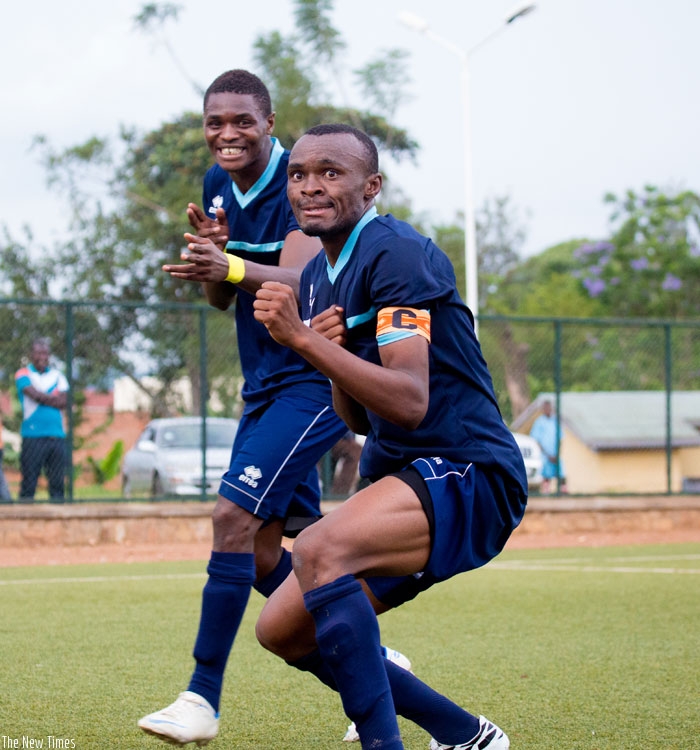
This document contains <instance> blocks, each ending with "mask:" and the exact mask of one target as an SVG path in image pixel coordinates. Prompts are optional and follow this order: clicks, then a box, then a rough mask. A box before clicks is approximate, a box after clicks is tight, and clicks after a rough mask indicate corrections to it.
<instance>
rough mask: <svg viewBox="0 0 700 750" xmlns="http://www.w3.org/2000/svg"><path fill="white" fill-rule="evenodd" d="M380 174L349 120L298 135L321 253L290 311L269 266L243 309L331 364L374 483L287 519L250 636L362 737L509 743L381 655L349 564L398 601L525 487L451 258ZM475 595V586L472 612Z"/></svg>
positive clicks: (299, 198) (461, 556)
mask: <svg viewBox="0 0 700 750" xmlns="http://www.w3.org/2000/svg"><path fill="white" fill-rule="evenodd" d="M381 185H382V177H381V174H380V173H379V171H378V157H377V150H376V147H375V145H374V142H373V141H372V139H371V138H369V137H368V136H367V135H366V134H365V133H363V132H362V131H359V130H356V129H355V128H352V127H350V126H347V125H339V124H330V125H320V126H317V127H315V128H312V129H311V130H309V131H307V132H306V134H305V135H304V136H302V138H301V139H300V140H299V141H297V143H296V144H295V145H294V147H293V149H292V153H291V155H290V159H289V166H288V195H289V199H290V203H291V205H292V208H293V209H294V213H295V215H296V217H297V220H298V221H299V225H300V227H301V228H302V229H303V231H304V232H306V233H307V234H310V235H314V236H317V237H319V238H320V239H321V241H322V243H323V248H324V253H323V254H321V255H318V256H316V257H315V258H314V259H313V260H312V261H311V262H310V263H309V264H308V265H307V266H306V268H305V269H304V272H303V274H302V278H301V284H300V292H299V294H300V299H301V304H302V314H301V318H300V317H299V314H298V309H297V302H296V297H295V294H294V291H293V290H292V289H291V288H289V287H287V286H285V285H284V284H281V283H278V282H268V283H265V284H263V285H262V287H261V289H260V290H259V291H258V293H257V295H256V302H255V316H256V319H257V320H259V321H260V322H261V323H263V324H264V325H265V326H266V328H267V329H268V331H269V332H270V334H271V335H272V336H273V338H275V340H276V341H278V342H279V343H280V344H284V345H286V346H288V347H290V348H291V349H292V350H293V351H295V352H296V353H298V354H300V355H301V356H303V357H304V358H305V359H306V360H307V361H308V362H310V363H311V364H312V365H313V366H314V367H316V368H317V369H318V370H319V371H320V372H322V373H323V374H324V375H326V376H327V377H329V378H330V379H331V381H332V383H333V402H334V405H335V409H336V411H337V412H338V414H340V415H341V416H342V417H343V419H344V420H345V422H346V424H347V425H348V427H349V429H351V430H353V431H354V432H356V433H361V434H365V435H367V438H366V441H365V444H364V448H363V452H362V456H361V460H360V473H361V475H362V476H363V477H367V478H368V479H369V480H371V484H370V485H369V486H368V487H366V488H364V489H362V490H360V491H358V492H357V493H356V494H354V495H353V496H352V497H350V499H349V500H347V501H346V502H345V503H343V505H342V506H341V507H340V508H338V509H337V510H335V511H333V513H330V514H328V515H326V516H325V517H324V518H323V519H321V520H320V521H318V523H316V524H314V525H312V526H310V527H308V528H307V529H305V530H304V531H303V532H302V533H301V534H300V535H299V537H298V538H297V539H296V541H295V544H294V549H293V566H294V573H295V577H294V578H292V577H290V578H288V579H287V580H286V581H285V582H284V583H283V584H282V585H281V586H280V587H279V588H278V589H277V591H276V592H275V593H274V594H273V595H272V596H271V597H270V599H268V601H267V603H266V605H265V607H264V609H263V611H262V613H261V615H260V618H259V620H258V623H257V635H258V639H259V640H260V642H261V643H262V645H264V646H265V647H266V648H268V649H269V650H271V651H272V652H274V653H276V654H277V655H279V656H281V657H282V658H284V659H285V660H286V661H287V662H289V663H291V664H293V665H294V666H296V667H298V668H300V669H304V670H308V671H311V672H312V673H314V674H315V675H316V676H317V677H319V679H321V680H323V681H324V682H325V683H326V684H328V685H330V686H332V687H334V688H336V689H337V690H338V691H339V693H340V697H341V699H342V702H343V707H344V709H345V711H346V713H347V715H348V716H349V717H350V718H351V719H352V720H353V721H354V722H355V723H356V726H357V731H358V733H359V736H360V741H361V743H362V747H363V748H373V749H374V750H379V749H381V750H397V749H398V748H402V747H403V743H402V740H401V737H400V733H399V728H398V723H397V718H396V714H399V715H402V716H404V717H406V718H409V719H411V720H412V721H415V722H416V723H417V724H418V725H420V726H421V727H423V728H424V729H426V731H428V732H429V733H430V734H431V735H432V740H431V745H430V747H431V748H434V749H435V750H447V749H448V748H455V749H457V748H458V749H459V750H468V749H470V750H471V749H472V748H474V749H475V748H479V750H486V749H488V750H505V749H506V748H508V747H509V741H508V738H507V736H506V734H505V733H504V732H503V731H502V730H500V729H499V728H498V727H497V726H496V725H495V724H493V723H492V722H490V721H489V720H488V719H486V718H484V717H483V716H482V717H477V716H475V715H472V714H470V713H468V712H467V711H465V710H463V709H462V708H460V707H459V706H457V705H456V704H454V703H453V702H452V701H450V700H449V699H448V698H446V697H444V696H442V695H440V694H439V693H437V692H436V691H434V690H432V689H431V688H430V687H429V686H428V685H426V684H425V683H423V682H421V681H420V680H419V679H418V678H417V677H415V676H414V675H413V674H411V673H410V672H406V671H405V670H398V669H394V665H392V664H391V663H388V662H387V661H386V660H385V659H382V658H381V651H380V646H379V644H380V635H379V626H378V621H377V616H376V614H375V612H376V609H377V608H376V607H375V608H373V607H372V606H370V604H369V601H368V599H367V597H366V596H365V595H364V593H363V587H362V584H361V581H360V580H358V579H360V578H364V579H366V583H367V584H368V585H369V586H370V588H371V589H372V592H373V593H374V594H375V595H376V596H377V598H378V599H379V600H380V601H381V602H382V603H383V604H384V605H386V606H388V607H392V606H398V605H400V604H402V603H403V602H405V601H407V600H409V599H411V598H413V597H415V596H416V595H417V594H419V593H420V592H421V591H424V590H425V589H427V588H429V587H430V586H432V585H434V584H436V583H438V582H440V581H443V580H446V579H448V578H450V577H452V576H454V575H457V574H458V573H460V572H463V571H468V570H473V569H475V568H478V567H480V566H482V565H485V564H486V563H488V562H489V560H491V559H492V558H493V557H495V556H496V555H497V554H498V553H499V552H500V551H501V550H502V549H503V546H504V545H505V543H506V541H507V540H508V538H509V536H510V534H511V533H512V531H513V529H514V528H515V527H516V526H517V525H518V524H519V523H520V521H521V519H522V517H523V514H524V511H525V506H526V502H527V478H526V474H525V467H524V465H523V460H522V456H521V453H520V451H519V449H518V446H517V444H516V442H515V440H514V438H513V436H512V435H511V433H510V431H509V430H508V428H507V427H506V425H505V424H504V422H503V419H502V416H501V413H500V411H499V407H498V404H497V402H496V397H495V395H494V390H493V386H492V382H491V377H490V374H489V371H488V368H487V366H486V363H485V361H484V358H483V356H482V354H481V349H480V346H479V344H478V341H477V339H476V336H475V333H474V325H473V322H474V321H473V317H472V315H471V312H470V311H469V310H468V308H467V307H466V306H465V305H464V303H463V302H462V300H461V299H460V297H459V294H458V292H457V288H456V281H455V276H454V271H453V268H452V264H451V263H450V261H449V259H448V258H447V256H446V255H445V254H444V253H443V252H442V251H441V250H440V249H439V248H438V247H437V246H436V245H435V244H434V243H433V242H432V241H431V240H430V239H429V238H427V237H424V236H422V235H421V234H419V233H418V232H417V231H416V230H414V229H413V228H412V227H411V226H410V225H408V224H406V223H405V222H402V221H398V220H397V219H395V218H393V217H392V216H390V215H389V216H380V215H378V213H377V211H376V208H375V206H374V203H375V199H376V197H377V195H378V194H379V192H380V190H381ZM329 550H331V551H332V553H331V554H329V552H328V551H329ZM386 577H389V580H390V581H393V582H394V583H392V588H391V590H390V591H389V592H386V593H385V592H382V588H381V581H382V580H386ZM397 578H400V579H402V580H403V581H404V583H403V585H399V586H397V585H396V584H395V581H396V579H397ZM483 606H484V603H483V602H474V603H473V607H471V609H470V611H471V613H472V616H474V617H478V612H479V610H480V609H481V607H483ZM468 609H469V608H468ZM436 618H437V619H438V620H439V613H436Z"/></svg>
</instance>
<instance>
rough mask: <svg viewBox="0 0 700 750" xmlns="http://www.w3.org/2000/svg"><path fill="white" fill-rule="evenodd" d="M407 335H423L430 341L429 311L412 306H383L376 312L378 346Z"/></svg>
mask: <svg viewBox="0 0 700 750" xmlns="http://www.w3.org/2000/svg"><path fill="white" fill-rule="evenodd" d="M407 336H423V338H425V339H427V340H428V341H430V311H429V310H416V309H414V308H413V307H385V308H384V309H382V310H380V311H379V313H378V314H377V343H378V344H379V346H382V345H383V344H390V343H392V342H393V341H398V340H399V339H403V338H406V337H407Z"/></svg>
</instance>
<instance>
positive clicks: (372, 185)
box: [365, 172, 382, 198]
mask: <svg viewBox="0 0 700 750" xmlns="http://www.w3.org/2000/svg"><path fill="white" fill-rule="evenodd" d="M381 190H382V175H381V174H380V173H379V172H376V173H375V174H372V175H370V176H369V177H368V178H367V182H366V183H365V196H366V197H367V198H376V197H377V196H378V195H379V193H380V192H381Z"/></svg>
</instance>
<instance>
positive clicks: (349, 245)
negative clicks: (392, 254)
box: [326, 206, 377, 284]
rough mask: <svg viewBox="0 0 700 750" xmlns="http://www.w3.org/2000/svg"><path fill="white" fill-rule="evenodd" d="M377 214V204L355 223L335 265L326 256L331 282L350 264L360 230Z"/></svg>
mask: <svg viewBox="0 0 700 750" xmlns="http://www.w3.org/2000/svg"><path fill="white" fill-rule="evenodd" d="M376 216H377V209H376V207H375V206H372V208H370V209H369V210H368V211H367V212H366V213H365V215H364V216H363V217H362V218H361V219H360V220H359V221H358V222H357V224H355V228H354V229H353V230H352V232H350V236H349V237H348V238H347V240H345V244H344V245H343V249H342V250H341V251H340V255H339V256H338V260H337V261H336V264H335V266H331V264H330V263H329V262H328V258H327V257H326V271H327V273H328V279H329V280H330V282H331V284H332V283H333V282H334V281H335V280H336V279H337V278H338V274H339V273H340V272H341V271H342V270H343V268H345V266H346V265H347V264H348V261H349V260H350V256H351V255H352V251H353V250H354V249H355V245H356V244H357V238H358V237H359V236H360V232H361V231H362V230H363V229H364V228H365V227H366V226H367V224H369V223H370V221H372V219H374V218H375V217H376Z"/></svg>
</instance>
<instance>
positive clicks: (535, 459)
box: [513, 432, 542, 490]
mask: <svg viewBox="0 0 700 750" xmlns="http://www.w3.org/2000/svg"><path fill="white" fill-rule="evenodd" d="M513 437H514V438H515V442H516V443H517V444H518V448H520V453H522V456H523V461H524V462H525V471H526V472H527V484H528V487H529V488H530V489H531V490H538V489H539V488H540V485H541V484H542V449H541V448H540V446H539V443H538V442H537V441H536V440H535V438H532V437H530V436H529V435H525V434H524V433H522V432H514V433H513Z"/></svg>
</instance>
